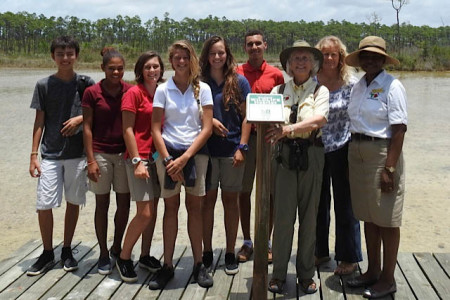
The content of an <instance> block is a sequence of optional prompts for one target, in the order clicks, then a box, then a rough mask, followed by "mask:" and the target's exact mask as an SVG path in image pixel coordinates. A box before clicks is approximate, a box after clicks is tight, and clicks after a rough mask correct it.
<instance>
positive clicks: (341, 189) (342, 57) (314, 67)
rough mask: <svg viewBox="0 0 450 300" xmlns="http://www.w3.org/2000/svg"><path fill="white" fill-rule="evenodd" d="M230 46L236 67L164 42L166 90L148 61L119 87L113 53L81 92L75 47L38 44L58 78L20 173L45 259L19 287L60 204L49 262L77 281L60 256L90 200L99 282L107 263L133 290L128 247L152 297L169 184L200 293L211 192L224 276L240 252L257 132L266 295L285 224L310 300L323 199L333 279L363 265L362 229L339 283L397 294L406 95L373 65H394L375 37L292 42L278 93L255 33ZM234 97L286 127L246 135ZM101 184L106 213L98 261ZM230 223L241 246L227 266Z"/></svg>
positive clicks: (281, 267)
mask: <svg viewBox="0 0 450 300" xmlns="http://www.w3.org/2000/svg"><path fill="white" fill-rule="evenodd" d="M244 49H245V51H246V53H247V54H248V61H247V62H246V63H244V64H242V65H240V66H237V64H236V62H235V60H234V57H233V54H232V52H231V50H230V48H229V46H228V44H227V42H226V40H225V39H224V38H223V37H220V36H212V37H210V38H209V39H207V40H206V41H205V42H204V45H203V49H202V51H201V54H200V57H197V55H196V52H195V50H194V48H193V47H192V45H191V44H190V43H189V42H188V41H185V40H180V41H176V42H174V43H173V44H172V45H171V46H170V48H169V53H168V57H169V63H170V65H171V67H172V69H173V70H174V75H173V76H172V77H171V78H168V79H167V80H166V79H164V77H163V75H164V69H165V68H164V63H163V61H162V58H161V56H160V55H159V54H158V53H156V52H154V51H149V52H146V53H143V54H142V55H141V56H140V57H139V58H138V60H137V62H136V64H135V68H134V73H135V80H136V83H137V85H135V86H133V85H131V84H128V83H126V82H124V81H123V80H122V77H123V75H124V69H125V60H124V58H123V56H122V55H121V54H120V53H119V52H118V51H117V50H116V49H114V48H109V47H106V48H104V49H103V50H102V56H103V61H102V65H101V68H102V70H103V71H104V73H105V78H104V79H102V80H101V81H100V82H98V83H97V84H95V83H94V82H93V80H92V79H90V78H89V77H87V76H82V75H78V74H76V73H75V72H74V63H75V62H76V59H77V58H78V54H79V46H78V43H77V42H76V41H75V40H74V39H73V38H71V37H67V36H63V37H60V38H57V39H55V40H54V41H53V42H52V45H51V53H52V58H53V60H54V61H55V63H56V65H57V68H58V70H57V72H56V73H55V74H54V75H51V76H49V77H47V78H44V79H42V80H40V81H38V83H37V85H36V88H35V91H34V94H33V100H32V104H31V107H32V108H34V109H36V119H35V125H34V129H33V140H32V152H31V158H30V174H31V176H33V177H39V180H38V191H37V195H38V198H37V212H38V220H39V226H40V230H41V236H42V240H43V246H44V251H43V253H42V255H41V256H40V257H39V258H38V260H37V261H36V262H35V263H34V264H33V265H32V266H31V267H30V268H29V270H28V272H27V274H28V275H38V274H41V273H43V272H45V271H46V270H48V269H49V268H50V267H51V266H52V265H53V264H54V253H53V244H52V232H53V216H52V209H53V208H56V207H58V206H60V205H61V200H62V194H63V191H64V197H65V199H66V202H67V207H66V215H65V224H64V244H63V248H62V254H61V262H62V264H63V267H64V269H65V270H66V271H73V270H76V269H77V267H78V263H77V261H76V260H75V259H74V257H73V255H72V251H71V248H70V245H71V241H72V238H73V235H74V231H75V227H76V223H77V219H78V213H79V206H80V205H84V204H85V201H86V198H85V194H86V191H87V188H89V190H91V191H92V192H93V193H95V198H96V210H95V221H94V224H95V230H96V235H97V238H98V242H99V247H100V257H99V259H98V264H97V267H98V272H99V273H100V274H105V275H106V274H110V273H111V271H112V268H113V267H114V265H116V266H117V269H118V271H119V274H120V276H121V278H122V279H123V280H124V281H126V282H135V281H137V279H138V278H137V275H136V272H135V270H134V263H133V261H132V259H131V253H132V250H133V247H134V245H135V244H136V242H137V241H138V239H139V237H140V236H142V244H141V245H142V246H141V252H140V258H139V266H140V267H142V268H146V269H148V270H149V271H150V272H156V275H155V276H153V277H152V279H151V281H150V282H149V288H150V289H161V288H163V287H164V286H165V285H166V284H167V282H168V281H169V280H170V279H172V278H173V276H174V265H173V254H174V249H175V241H176V237H177V232H178V210H179V206H180V192H181V186H182V185H184V188H185V194H186V198H185V204H186V209H187V215H188V220H187V228H188V235H189V239H190V242H191V248H192V255H193V260H194V266H193V278H194V280H195V281H196V282H197V283H198V284H199V285H200V286H202V287H205V288H207V287H210V286H212V285H213V279H212V277H211V273H210V271H211V268H212V267H213V261H214V256H213V251H212V250H213V245H212V240H213V239H212V235H213V228H214V209H215V204H216V200H217V196H218V189H219V187H220V188H221V195H222V204H223V209H224V228H225V234H226V241H225V249H226V251H225V272H226V273H227V274H229V275H233V274H236V273H237V272H238V271H239V266H238V264H239V263H240V262H245V261H247V260H249V259H250V258H251V255H252V253H253V242H252V239H251V234H250V214H251V201H250V199H251V192H252V188H253V182H254V177H255V168H256V136H257V135H258V134H261V135H263V136H264V138H265V140H266V142H267V143H268V144H269V145H268V146H269V147H271V148H272V153H273V155H272V160H271V162H270V163H271V167H272V174H273V175H272V176H273V184H272V191H271V197H270V199H271V201H270V206H271V209H270V226H269V227H270V231H269V235H271V234H270V232H271V231H272V227H273V241H272V240H271V239H270V236H269V245H268V261H269V263H271V262H273V273H272V278H271V280H270V282H269V286H268V288H269V290H270V291H272V292H274V293H282V292H283V288H284V285H285V282H286V275H287V265H288V262H289V259H290V255H291V251H292V242H293V234H294V224H295V222H296V219H297V215H298V222H299V229H298V245H297V258H296V271H297V277H298V281H299V283H300V287H301V289H302V290H303V292H304V293H315V292H316V291H317V286H316V283H315V282H314V280H313V277H314V272H315V267H316V266H318V265H320V264H322V263H324V262H327V261H329V260H330V259H331V258H330V253H329V246H328V234H329V225H330V203H331V186H332V190H333V201H334V210H335V219H336V244H335V260H336V261H338V262H339V263H338V265H337V268H336V270H335V274H336V275H348V274H352V273H353V272H354V271H355V270H356V269H357V263H358V262H359V261H361V260H362V254H361V237H360V227H359V221H360V220H361V221H363V222H364V232H365V236H366V244H367V251H368V260H369V267H368V270H367V272H366V273H363V274H361V275H360V276H357V277H354V278H352V279H351V280H349V281H348V282H347V284H348V285H349V286H352V287H360V286H364V287H366V290H364V293H363V295H364V296H365V297H367V298H378V297H382V296H385V295H387V294H391V293H394V292H395V291H396V285H395V280H394V270H395V263H396V257H397V251H398V246H399V240H400V230H399V227H400V225H401V215H402V204H403V196H404V169H403V157H402V144H403V139H404V133H405V132H406V125H407V113H406V93H405V90H404V88H403V86H402V85H401V83H400V82H399V81H398V80H397V79H395V78H394V77H393V76H391V75H389V74H388V73H386V71H385V70H384V69H383V67H384V65H385V64H398V63H399V62H398V60H396V59H395V58H393V57H391V56H389V55H388V54H387V52H386V44H385V42H384V40H383V39H382V38H380V37H374V36H370V37H366V38H364V39H363V40H362V41H361V43H360V45H359V49H358V50H357V51H355V52H352V53H351V54H349V55H348V54H347V51H346V47H345V45H344V44H343V43H342V41H341V40H340V39H339V38H337V37H335V36H328V37H325V38H323V39H321V40H320V41H319V43H318V44H317V45H316V47H311V46H310V45H309V44H308V43H307V42H305V41H301V40H299V41H296V42H295V43H294V44H293V45H292V47H288V48H286V49H284V50H283V51H282V52H281V54H280V63H281V65H282V67H283V69H284V71H285V72H286V73H287V75H289V77H291V79H290V80H289V81H287V82H286V83H285V82H284V77H283V74H282V72H281V71H280V70H279V69H278V68H276V67H273V66H271V65H269V64H267V62H266V61H265V60H264V51H265V50H266V49H267V42H266V40H265V38H264V35H263V33H262V32H261V31H259V30H251V31H249V32H247V33H246V35H245V43H244ZM351 67H360V68H361V69H362V70H363V71H364V72H365V75H363V77H362V78H361V79H360V80H357V79H356V77H355V74H354V73H353V72H352V68H351ZM248 93H273V94H282V95H283V101H284V116H285V122H284V123H281V124H274V125H273V126H270V127H269V129H268V130H267V132H256V129H255V127H253V126H252V125H251V124H250V123H248V122H247V119H246V106H245V99H246V97H247V94H248ZM81 129H82V130H81ZM41 139H42V141H41ZM39 144H41V157H42V159H41V161H39V160H38V148H39ZM86 175H87V177H88V178H89V184H88V185H87V182H86ZM111 186H112V187H113V190H114V191H115V194H116V203H117V210H116V212H115V217H114V225H115V227H114V240H113V244H112V246H111V248H110V249H108V247H107V230H108V208H109V204H110V189H111ZM159 197H162V198H163V199H164V216H163V244H164V261H163V265H162V266H161V264H160V262H159V260H158V259H156V258H155V257H153V256H150V247H151V241H152V237H153V233H154V229H155V223H156V218H157V206H158V199H159ZM130 199H131V200H132V201H134V202H136V215H135V216H134V217H133V219H132V220H131V221H130V223H129V224H128V215H129V210H130ZM239 221H240V222H241V228H242V233H243V238H244V243H243V245H242V246H241V248H240V250H239V251H238V253H237V254H235V247H236V239H237V233H238V228H239ZM127 224H128V227H127ZM381 243H383V250H384V251H383V263H381Z"/></svg>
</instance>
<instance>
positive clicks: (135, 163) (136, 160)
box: [131, 157, 142, 165]
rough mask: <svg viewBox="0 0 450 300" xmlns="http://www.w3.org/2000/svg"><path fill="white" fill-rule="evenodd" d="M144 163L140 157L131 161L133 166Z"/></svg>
mask: <svg viewBox="0 0 450 300" xmlns="http://www.w3.org/2000/svg"><path fill="white" fill-rule="evenodd" d="M141 161H142V158H140V157H133V159H132V160H131V162H132V163H133V165H137V164H138V163H140V162H141Z"/></svg>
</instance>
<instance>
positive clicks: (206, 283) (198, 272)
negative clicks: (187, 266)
mask: <svg viewBox="0 0 450 300" xmlns="http://www.w3.org/2000/svg"><path fill="white" fill-rule="evenodd" d="M192 274H193V275H194V280H195V281H196V282H197V283H198V285H199V286H201V287H203V288H209V287H212V285H213V283H214V281H213V279H212V277H211V275H209V274H208V272H207V271H206V268H205V266H204V265H203V263H198V264H197V265H196V266H194V270H193V271H192Z"/></svg>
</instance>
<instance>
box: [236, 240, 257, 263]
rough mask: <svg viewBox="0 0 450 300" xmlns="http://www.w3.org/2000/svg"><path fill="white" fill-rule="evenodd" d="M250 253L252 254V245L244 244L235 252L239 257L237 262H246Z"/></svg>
mask: <svg viewBox="0 0 450 300" xmlns="http://www.w3.org/2000/svg"><path fill="white" fill-rule="evenodd" d="M252 254H253V247H249V246H247V245H245V244H244V245H242V247H241V249H240V250H239V252H238V253H237V257H238V259H239V262H246V261H248V260H249V259H250V257H251V256H252Z"/></svg>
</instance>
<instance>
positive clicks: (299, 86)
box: [291, 77, 314, 92]
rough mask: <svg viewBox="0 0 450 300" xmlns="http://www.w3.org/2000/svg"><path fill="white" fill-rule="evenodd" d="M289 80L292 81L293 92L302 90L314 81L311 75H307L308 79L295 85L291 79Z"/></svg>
mask: <svg viewBox="0 0 450 300" xmlns="http://www.w3.org/2000/svg"><path fill="white" fill-rule="evenodd" d="M291 82H292V88H293V89H294V92H304V91H305V90H307V89H308V88H309V87H310V86H311V84H313V83H314V80H313V79H312V77H309V78H308V80H306V81H305V82H304V83H302V84H301V85H296V84H295V82H294V80H293V79H292V80H291Z"/></svg>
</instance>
